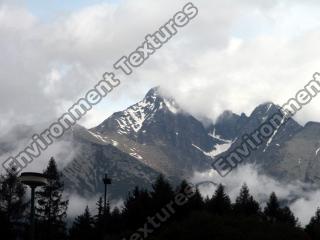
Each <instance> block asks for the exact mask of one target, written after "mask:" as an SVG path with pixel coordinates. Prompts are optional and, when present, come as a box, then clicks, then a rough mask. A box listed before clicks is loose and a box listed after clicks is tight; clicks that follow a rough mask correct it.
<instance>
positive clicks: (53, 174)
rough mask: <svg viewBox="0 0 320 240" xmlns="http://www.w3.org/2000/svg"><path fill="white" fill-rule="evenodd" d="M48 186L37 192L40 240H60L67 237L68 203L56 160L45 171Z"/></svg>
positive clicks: (51, 161) (50, 162)
mask: <svg viewBox="0 0 320 240" xmlns="http://www.w3.org/2000/svg"><path fill="white" fill-rule="evenodd" d="M44 175H45V176H46V177H47V179H48V184H47V185H45V186H43V187H41V188H40V189H39V190H38V191H37V192H36V195H37V198H36V199H37V205H36V214H37V216H38V218H39V224H40V226H41V229H42V230H43V231H41V232H40V236H39V237H40V238H41V239H45V240H47V239H48V240H49V239H50V240H51V239H52V240H53V239H54V240H59V239H63V238H64V237H65V230H66V229H65V224H66V223H65V220H66V212H67V208H68V201H67V200H64V199H63V196H62V194H63V190H64V184H63V182H62V181H61V174H60V173H59V172H58V169H57V165H56V162H55V160H54V158H51V159H50V161H49V164H48V167H47V168H46V170H45V171H44Z"/></svg>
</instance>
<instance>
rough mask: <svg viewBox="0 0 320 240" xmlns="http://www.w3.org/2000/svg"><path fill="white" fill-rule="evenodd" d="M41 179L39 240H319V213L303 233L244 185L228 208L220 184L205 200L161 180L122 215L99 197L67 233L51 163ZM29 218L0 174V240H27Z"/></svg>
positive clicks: (19, 188)
mask: <svg viewBox="0 0 320 240" xmlns="http://www.w3.org/2000/svg"><path fill="white" fill-rule="evenodd" d="M44 174H46V175H47V177H48V179H49V184H48V185H47V186H44V187H41V188H39V189H38V191H37V192H36V219H37V221H36V239H39V240H51V239H52V240H53V239H54V240H67V239H68V240H88V239H92V240H94V239H97V240H100V239H101V240H102V239H110V240H114V239H116V240H120V239H130V240H140V239H151V240H171V239H172V240H177V239H184V240H189V239H190V240H191V239H192V240H194V239H202V240H206V239H210V240H211V239H217V240H220V239H221V240H222V239H225V240H228V239H233V240H235V239H236V240H238V239H239V240H242V239H243V240H244V239H245V240H251V239H252V240H253V239H255V240H256V239H262V240H263V239H272V240H277V239H293V240H294V239H297V240H299V239H304V240H308V239H310V240H313V239H320V209H318V210H317V212H316V214H315V216H314V217H312V218H311V220H310V223H309V224H308V225H307V226H306V227H305V228H302V227H301V226H300V225H299V222H298V219H297V218H296V217H295V216H294V214H293V213H292V212H291V210H290V209H289V207H286V206H281V204H280V202H279V200H278V199H277V196H276V194H275V193H272V194H271V195H270V198H269V200H268V202H267V203H266V206H265V207H264V208H262V207H261V206H260V204H259V203H258V202H257V201H256V200H255V199H254V198H253V196H252V195H251V194H250V191H249V189H248V187H247V185H245V184H244V185H243V186H242V188H241V190H240V193H239V195H238V197H237V198H236V200H235V202H234V203H232V202H231V200H230V198H229V196H228V195H227V194H226V192H225V189H224V186H222V185H219V186H218V187H217V188H216V191H215V193H214V194H213V195H212V196H211V197H210V198H205V199H204V198H203V197H202V196H201V195H200V193H199V191H198V189H197V188H195V187H194V186H192V185H190V184H188V183H187V182H186V181H183V182H182V183H181V184H180V185H179V186H178V187H176V188H175V187H173V186H172V185H171V184H170V183H169V182H168V181H167V180H166V179H165V178H164V177H163V176H159V177H158V179H157V180H156V181H155V182H154V184H153V185H152V188H151V190H146V189H141V188H138V187H136V188H135V189H134V190H133V191H132V192H130V193H129V194H128V196H127V198H126V200H125V202H124V207H123V208H122V209H118V208H114V209H112V210H111V209H110V204H109V203H108V204H107V205H106V206H105V205H104V201H103V199H102V198H100V199H98V200H97V204H96V211H95V214H92V213H91V212H90V210H89V208H88V207H87V208H86V209H83V214H81V215H80V216H78V217H76V219H74V221H73V223H72V224H71V227H70V228H67V214H66V212H67V207H68V201H66V200H65V199H63V196H62V194H63V183H62V181H61V175H60V173H59V172H58V170H57V167H56V163H55V161H54V159H51V160H50V162H49V165H48V167H47V168H46V170H45V171H44ZM29 214H30V213H29V201H28V197H27V195H26V188H25V187H24V186H23V185H22V184H21V183H20V182H19V180H18V178H17V176H16V175H15V174H12V173H7V174H6V175H4V176H1V186H0V224H1V225H0V226H1V230H2V231H1V239H6V240H11V239H26V240H27V239H29V238H28V232H29V227H30V226H29V225H28V222H29V221H28V220H29V219H28V217H29Z"/></svg>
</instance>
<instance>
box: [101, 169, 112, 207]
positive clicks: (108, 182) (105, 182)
mask: <svg viewBox="0 0 320 240" xmlns="http://www.w3.org/2000/svg"><path fill="white" fill-rule="evenodd" d="M102 180H103V183H104V212H105V213H106V210H107V191H108V185H110V184H111V178H108V175H107V174H105V175H104V178H103V179H102Z"/></svg>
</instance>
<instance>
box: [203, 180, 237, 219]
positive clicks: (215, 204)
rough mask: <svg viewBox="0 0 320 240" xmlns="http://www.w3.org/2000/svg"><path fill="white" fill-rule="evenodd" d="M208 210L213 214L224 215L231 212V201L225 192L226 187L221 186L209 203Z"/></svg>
mask: <svg viewBox="0 0 320 240" xmlns="http://www.w3.org/2000/svg"><path fill="white" fill-rule="evenodd" d="M207 206H208V210H209V211H210V212H211V213H213V214H218V215H223V214H226V213H229V212H230V210H231V201H230V198H229V196H228V195H227V194H226V193H225V191H224V186H223V185H222V184H219V186H218V188H217V189H216V191H215V193H214V195H213V196H212V198H211V199H210V200H209V201H208V202H207Z"/></svg>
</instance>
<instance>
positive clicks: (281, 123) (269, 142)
mask: <svg viewBox="0 0 320 240" xmlns="http://www.w3.org/2000/svg"><path fill="white" fill-rule="evenodd" d="M285 120H286V117H282V120H281V122H280V125H279V126H278V127H277V128H276V130H275V131H274V132H273V134H272V136H271V137H270V138H269V140H268V142H267V144H266V147H265V148H264V149H263V152H266V150H267V149H268V147H269V146H270V144H271V143H272V140H273V138H274V136H275V135H276V134H277V133H278V130H279V129H280V127H281V126H282V125H283V123H284V122H285Z"/></svg>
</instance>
